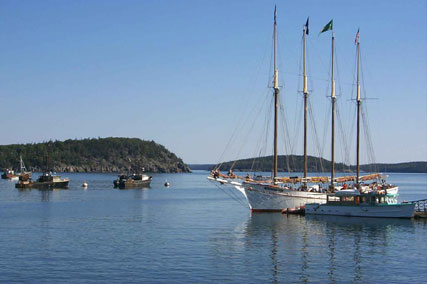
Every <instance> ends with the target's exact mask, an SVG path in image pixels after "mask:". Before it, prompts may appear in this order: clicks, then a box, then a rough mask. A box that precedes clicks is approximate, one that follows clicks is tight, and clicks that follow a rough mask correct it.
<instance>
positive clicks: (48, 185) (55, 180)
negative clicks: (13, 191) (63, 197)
mask: <svg viewBox="0 0 427 284" xmlns="http://www.w3.org/2000/svg"><path fill="white" fill-rule="evenodd" d="M69 182H70V179H69V178H61V177H60V176H58V175H53V174H52V172H50V171H49V172H44V173H43V174H42V175H41V176H39V177H38V179H37V180H35V181H33V180H32V179H31V178H30V177H28V176H25V177H24V176H23V178H20V180H19V182H18V183H16V184H15V187H16V188H38V189H54V188H68V183H69Z"/></svg>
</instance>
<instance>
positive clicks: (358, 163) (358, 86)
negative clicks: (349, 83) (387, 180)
mask: <svg viewBox="0 0 427 284" xmlns="http://www.w3.org/2000/svg"><path fill="white" fill-rule="evenodd" d="M358 35H359V31H357V37H356V41H357V97H356V102H357V135H356V138H357V142H356V160H357V166H356V185H357V188H359V177H360V107H361V103H362V102H361V100H360V84H359V69H360V43H359V38H358Z"/></svg>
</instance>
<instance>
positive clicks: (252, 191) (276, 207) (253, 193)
mask: <svg viewBox="0 0 427 284" xmlns="http://www.w3.org/2000/svg"><path fill="white" fill-rule="evenodd" d="M235 188H236V189H237V190H239V191H240V192H241V193H242V194H243V195H244V196H245V197H246V199H247V200H248V203H249V208H250V209H251V210H252V211H254V212H275V211H282V210H283V209H291V208H292V209H294V208H300V207H301V206H303V205H305V204H306V203H313V202H316V203H326V193H318V192H307V191H297V190H291V189H286V188H280V190H277V189H276V188H273V187H269V186H268V185H261V184H259V185H258V184H242V185H235Z"/></svg>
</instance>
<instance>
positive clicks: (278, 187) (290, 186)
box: [208, 7, 398, 212]
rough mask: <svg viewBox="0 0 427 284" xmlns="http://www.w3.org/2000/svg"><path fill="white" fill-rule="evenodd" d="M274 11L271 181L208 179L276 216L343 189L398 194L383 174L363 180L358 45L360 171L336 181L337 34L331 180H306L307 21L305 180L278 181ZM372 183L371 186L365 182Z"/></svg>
mask: <svg viewBox="0 0 427 284" xmlns="http://www.w3.org/2000/svg"><path fill="white" fill-rule="evenodd" d="M276 11H277V10H276V7H275V9H274V73H273V74H274V75H273V76H274V78H273V95H274V155H273V167H272V177H270V178H261V179H252V178H251V177H250V176H249V175H248V176H247V177H242V176H238V175H236V174H234V173H233V172H232V171H231V170H230V172H229V173H228V174H223V173H221V172H220V169H219V168H215V169H214V170H213V171H212V172H211V174H210V176H208V179H209V180H211V181H215V182H219V183H220V184H221V185H232V186H234V187H235V188H236V189H237V190H238V191H240V192H241V193H242V194H243V196H244V197H245V198H246V199H247V201H248V204H249V208H250V209H251V211H253V212H274V211H282V210H284V209H298V208H301V207H303V206H304V205H305V204H307V203H320V204H322V203H326V196H327V193H328V192H329V193H330V192H335V191H339V190H342V189H348V188H353V189H357V190H359V191H361V192H368V191H382V190H384V191H385V190H386V191H387V192H388V193H397V191H398V188H397V187H396V186H394V185H391V184H387V183H385V181H384V177H385V176H383V175H382V174H378V173H376V174H370V175H365V176H360V164H359V136H360V135H359V133H360V114H361V109H360V108H361V98H360V84H359V64H360V52H359V49H360V47H359V42H357V58H358V60H357V98H356V102H357V115H358V116H357V167H356V176H344V177H335V168H334V163H335V158H334V144H335V143H334V128H335V126H334V120H335V101H336V95H335V79H334V41H335V38H334V34H333V32H332V72H331V103H332V125H331V127H332V137H331V147H332V148H331V163H332V167H331V176H330V177H308V176H307V108H308V107H307V99H308V95H309V93H308V87H307V74H306V35H308V33H309V31H308V19H307V23H306V24H305V26H304V28H303V78H304V79H303V84H304V85H303V94H304V175H303V177H279V176H278V173H277V168H278V167H277V164H278V156H277V137H278V135H277V128H278V121H277V120H278V99H279V93H280V89H279V83H278V82H279V80H278V70H277V68H276V53H277V43H276V41H277V20H276V18H277V12H276ZM332 24H333V22H332V20H331V21H330V22H329V23H328V24H327V25H326V26H325V27H324V28H323V30H322V32H323V31H327V30H332ZM367 181H373V182H371V183H370V184H362V182H367ZM327 183H330V186H329V187H326V188H323V187H322V186H319V184H327Z"/></svg>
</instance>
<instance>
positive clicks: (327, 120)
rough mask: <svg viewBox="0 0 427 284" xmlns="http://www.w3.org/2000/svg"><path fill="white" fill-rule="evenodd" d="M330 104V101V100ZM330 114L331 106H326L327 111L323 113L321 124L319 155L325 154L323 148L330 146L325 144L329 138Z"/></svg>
mask: <svg viewBox="0 0 427 284" xmlns="http://www.w3.org/2000/svg"><path fill="white" fill-rule="evenodd" d="M330 101H331V102H332V99H331V100H330ZM331 112H332V104H328V111H327V112H325V118H324V120H323V121H324V124H323V138H322V141H321V143H320V146H321V153H322V154H323V153H325V146H326V145H328V146H329V145H331V144H330V143H328V142H327V138H329V135H328V134H329V126H330V120H331Z"/></svg>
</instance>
